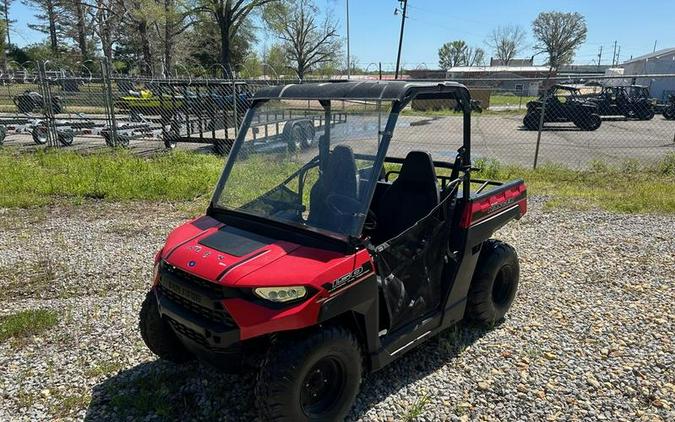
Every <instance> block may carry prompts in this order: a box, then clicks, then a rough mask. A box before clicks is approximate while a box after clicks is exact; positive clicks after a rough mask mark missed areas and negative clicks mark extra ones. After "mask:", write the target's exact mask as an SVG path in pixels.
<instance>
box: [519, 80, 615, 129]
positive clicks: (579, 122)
mask: <svg viewBox="0 0 675 422" xmlns="http://www.w3.org/2000/svg"><path fill="white" fill-rule="evenodd" d="M544 99H545V100H546V107H545V111H544V123H549V122H554V123H558V122H572V123H574V125H575V126H576V127H578V128H579V129H581V130H596V129H597V128H599V127H600V125H601V124H602V120H601V119H600V115H599V114H598V106H597V105H596V104H595V103H593V102H592V101H589V100H587V99H584V98H583V97H582V96H581V95H580V93H579V90H578V89H577V88H575V87H572V86H567V85H554V86H552V87H551V88H550V89H549V90H548V91H547V92H546V93H545V94H544V95H542V96H541V97H540V98H539V99H538V100H535V101H530V102H528V103H527V114H525V117H524V118H523V126H525V128H526V129H528V130H537V129H538V128H539V122H540V120H541V118H540V116H541V110H542V104H543V102H544Z"/></svg>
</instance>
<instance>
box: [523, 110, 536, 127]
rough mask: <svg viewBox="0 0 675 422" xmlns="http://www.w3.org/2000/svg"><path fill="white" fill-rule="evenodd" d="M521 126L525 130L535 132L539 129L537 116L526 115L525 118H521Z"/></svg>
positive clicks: (532, 114)
mask: <svg viewBox="0 0 675 422" xmlns="http://www.w3.org/2000/svg"><path fill="white" fill-rule="evenodd" d="M523 126H525V129H527V130H537V129H538V128H539V115H538V114H534V113H527V114H526V115H525V118H523Z"/></svg>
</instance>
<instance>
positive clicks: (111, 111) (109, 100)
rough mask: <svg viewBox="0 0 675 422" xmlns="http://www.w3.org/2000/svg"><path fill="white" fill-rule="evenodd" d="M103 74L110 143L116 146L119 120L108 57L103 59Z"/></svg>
mask: <svg viewBox="0 0 675 422" xmlns="http://www.w3.org/2000/svg"><path fill="white" fill-rule="evenodd" d="M101 70H102V72H101V76H102V80H103V89H104V95H103V98H104V100H105V107H106V117H107V119H106V120H107V121H108V126H109V128H110V145H111V146H113V147H116V146H117V144H118V139H117V120H116V118H115V104H114V99H113V94H112V72H111V69H110V63H108V61H107V59H106V58H104V59H103V60H101Z"/></svg>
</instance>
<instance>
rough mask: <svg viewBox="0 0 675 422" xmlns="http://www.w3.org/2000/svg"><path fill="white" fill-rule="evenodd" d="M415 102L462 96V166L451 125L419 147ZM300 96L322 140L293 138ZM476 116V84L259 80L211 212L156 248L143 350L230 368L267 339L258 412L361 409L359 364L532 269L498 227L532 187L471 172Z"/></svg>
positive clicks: (496, 314) (380, 362) (478, 308)
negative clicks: (283, 123)
mask: <svg viewBox="0 0 675 422" xmlns="http://www.w3.org/2000/svg"><path fill="white" fill-rule="evenodd" d="M414 98H420V99H439V100H444V101H445V100H448V99H450V100H454V101H456V102H457V103H458V104H459V106H460V108H461V109H462V111H463V119H461V118H457V120H456V121H455V124H456V125H457V128H458V130H457V131H456V132H454V133H452V132H450V133H447V132H446V133H443V136H444V137H445V138H446V140H447V139H450V140H451V139H453V138H454V139H456V140H457V141H458V142H459V143H463V144H462V145H461V147H460V148H459V151H458V152H457V154H456V157H455V158H454V161H452V160H442V159H440V158H441V157H444V156H445V157H447V156H448V155H450V154H452V155H453V156H454V155H455V153H450V152H449V150H448V149H447V148H448V147H447V146H446V145H447V143H445V144H444V143H439V142H438V141H439V140H440V139H439V136H435V137H433V139H434V141H435V142H431V143H429V145H430V146H433V147H434V148H440V149H438V150H434V151H420V150H417V148H419V146H418V145H419V139H417V138H418V135H419V136H421V135H423V133H422V131H423V130H424V129H425V128H424V127H422V126H419V125H415V124H411V122H410V118H409V117H403V116H402V117H400V118H399V113H400V112H401V110H402V109H403V108H404V107H405V106H406V105H407V104H409V103H410V102H411V101H412V100H413V99H414ZM298 108H302V109H303V111H298V110H297V109H298ZM289 109H294V110H296V111H295V112H294V113H287V114H288V115H291V114H294V115H298V116H302V119H303V120H306V119H308V118H311V121H312V122H313V125H315V128H316V131H315V132H316V134H317V135H318V142H313V143H312V145H313V147H312V148H307V149H304V150H298V149H296V148H290V147H289V146H288V145H287V144H286V143H285V142H284V131H283V130H281V129H279V125H278V122H277V121H276V120H275V119H274V118H273V117H272V116H278V115H279V114H280V113H281V112H282V110H289ZM338 112H339V113H342V115H343V116H346V118H343V119H335V118H334V113H338ZM266 121H270V122H273V123H270V127H264V128H263V127H261V123H263V126H264V122H266ZM252 123H255V124H256V130H252V129H251V127H252V126H251V125H252ZM470 123H471V99H470V95H469V92H468V90H467V89H466V88H465V87H464V86H463V85H460V84H457V83H452V82H444V83H406V82H401V81H393V82H392V81H390V82H382V81H368V82H335V83H322V84H301V85H288V86H279V87H270V88H266V89H263V90H261V91H259V92H258V93H257V94H256V95H255V97H254V98H253V102H252V106H251V109H250V110H249V111H248V112H247V114H246V116H245V117H244V121H243V123H242V126H241V131H240V132H239V135H238V138H237V139H236V141H235V143H234V145H233V146H232V150H231V153H230V155H229V158H228V160H227V164H226V165H225V169H224V170H223V174H222V176H221V178H220V181H219V182H218V185H217V186H216V190H215V193H214V195H213V199H212V201H211V204H210V206H209V208H208V210H207V212H206V215H205V216H203V217H200V218H197V219H196V220H193V221H191V222H188V223H186V224H184V225H183V226H181V227H179V228H177V229H175V230H174V231H173V232H172V233H171V234H170V235H169V237H168V239H167V242H166V245H165V246H164V247H163V248H162V250H161V251H160V252H159V253H158V254H157V257H156V262H155V267H154V281H153V286H152V289H151V291H150V292H149V293H148V295H147V297H146V299H145V301H144V303H143V306H142V309H141V315H140V329H141V334H142V336H143V339H144V341H145V343H146V344H147V346H148V347H149V348H150V350H152V351H153V352H154V353H155V354H157V355H158V356H159V357H160V358H163V359H167V360H170V361H174V362H183V361H186V360H189V359H193V358H197V359H199V360H202V361H206V362H209V363H211V364H212V365H214V366H216V367H220V368H224V369H237V368H240V367H241V366H242V363H243V361H244V360H245V359H244V357H249V356H254V355H255V354H256V352H261V354H262V355H263V357H262V358H261V360H260V361H259V362H258V364H257V367H258V368H259V370H258V371H259V372H258V378H257V386H256V388H255V391H256V396H257V398H256V405H257V406H258V407H259V410H260V413H261V416H262V417H263V419H273V420H289V421H301V420H321V421H325V420H337V419H341V418H344V416H345V415H346V414H347V413H348V412H349V410H350V408H351V406H352V403H353V400H354V398H355V396H356V395H357V393H358V390H359V384H360V383H361V378H362V376H363V375H364V373H367V372H371V371H376V370H378V369H380V368H382V367H384V366H385V365H388V364H389V363H391V362H392V361H393V360H394V359H396V358H397V357H399V356H400V355H402V354H404V353H406V352H408V351H410V350H412V349H413V348H415V347H416V346H418V345H419V344H420V343H422V342H423V341H425V340H426V339H428V338H430V337H432V336H434V335H435V334H438V333H439V332H440V331H442V330H444V329H446V328H448V327H450V326H452V325H453V324H455V323H457V322H458V321H461V320H463V319H465V318H469V319H471V320H474V321H477V322H479V323H483V324H488V325H489V324H493V323H495V322H497V321H499V320H501V319H502V318H503V317H504V315H505V313H506V312H507V310H508V309H509V307H510V306H511V303H512V301H513V299H514V296H515V294H516V289H517V286H518V278H519V264H518V257H517V255H516V252H515V250H514V249H513V248H512V247H511V246H509V245H507V244H506V243H503V242H500V241H498V240H493V239H491V236H492V235H493V233H494V232H495V231H496V230H497V229H499V228H500V227H502V226H504V225H505V224H506V223H508V222H509V221H511V220H514V219H519V218H520V217H522V216H523V214H524V213H525V211H526V190H525V185H524V184H523V182H522V181H521V180H515V181H512V182H508V183H500V182H496V181H491V180H474V179H472V178H471V173H472V171H474V170H475V169H474V168H473V167H472V166H471V160H470V150H471V142H470V135H471V130H470ZM275 127H276V129H275ZM462 128H463V129H462ZM395 129H396V132H397V134H396V135H395V133H394V131H395ZM426 135H428V132H427V133H426ZM260 136H266V137H270V138H271V139H272V141H270V142H263V143H257V142H256V140H259V138H260ZM275 139H276V140H277V141H278V142H274V140H275ZM446 142H447V141H446ZM256 145H264V148H263V147H256ZM273 145H276V147H272V146H273ZM432 156H435V157H439V159H434V158H432Z"/></svg>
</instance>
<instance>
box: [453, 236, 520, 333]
mask: <svg viewBox="0 0 675 422" xmlns="http://www.w3.org/2000/svg"><path fill="white" fill-rule="evenodd" d="M519 278H520V265H519V263H518V255H517V254H516V250H515V249H513V247H512V246H510V245H509V244H507V243H504V242H502V241H499V240H494V239H490V240H487V241H486V242H485V243H484V244H483V247H482V249H481V251H480V256H479V257H478V263H477V264H476V272H475V273H474V275H473V279H472V280H471V286H470V287H469V296H468V298H467V306H466V317H467V318H468V319H471V320H473V321H476V322H478V323H480V324H483V325H492V324H494V323H496V322H498V321H500V320H502V319H503V318H504V315H506V312H507V311H508V310H509V308H510V307H511V304H512V303H513V299H514V298H515V297H516V291H517V290H518V279H519Z"/></svg>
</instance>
